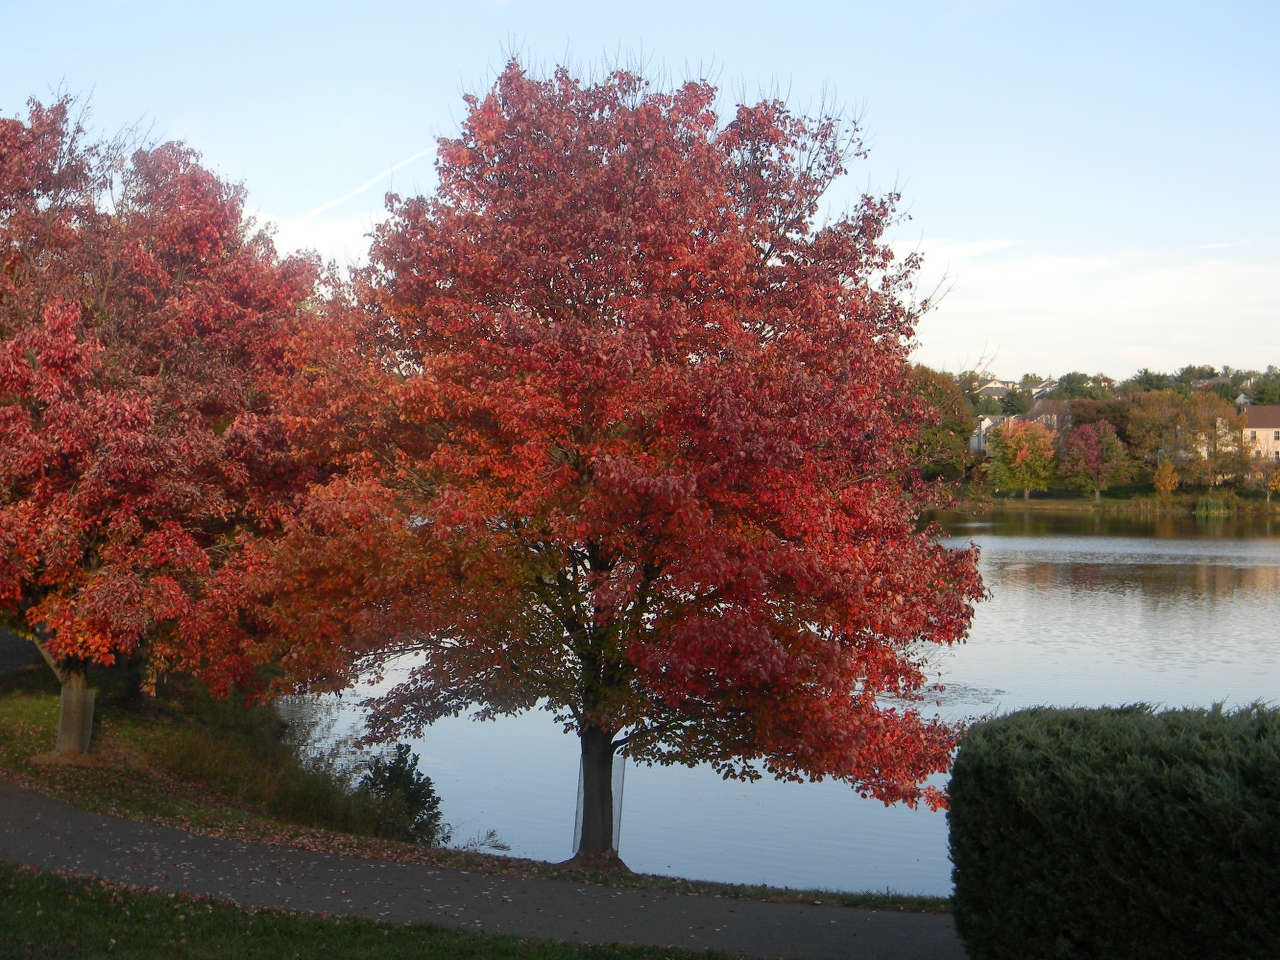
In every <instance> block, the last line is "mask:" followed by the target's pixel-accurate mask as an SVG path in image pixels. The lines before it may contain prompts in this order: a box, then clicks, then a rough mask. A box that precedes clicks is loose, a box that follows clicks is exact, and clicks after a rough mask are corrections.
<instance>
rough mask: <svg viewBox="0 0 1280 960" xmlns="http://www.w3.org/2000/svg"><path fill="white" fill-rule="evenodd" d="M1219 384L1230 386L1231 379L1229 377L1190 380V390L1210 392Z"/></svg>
mask: <svg viewBox="0 0 1280 960" xmlns="http://www.w3.org/2000/svg"><path fill="white" fill-rule="evenodd" d="M1220 383H1225V384H1227V385H1228V386H1230V385H1231V378H1230V377H1209V378H1208V379H1207V380H1192V381H1191V389H1192V390H1212V389H1213V388H1214V387H1216V386H1217V385H1218V384H1220Z"/></svg>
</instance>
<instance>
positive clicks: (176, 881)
mask: <svg viewBox="0 0 1280 960" xmlns="http://www.w3.org/2000/svg"><path fill="white" fill-rule="evenodd" d="M0 823H2V824H3V827H2V829H0V859H3V860H7V861H9V862H11V863H23V864H30V865H31V866H34V867H36V868H38V869H41V870H64V871H75V872H80V873H89V874H94V875H96V876H99V877H103V878H105V879H109V880H114V881H118V882H121V883H133V884H138V885H139V886H143V887H151V886H155V887H159V888H160V889H161V890H165V891H170V892H183V893H190V894H200V895H204V896H210V897H214V898H217V899H219V900H227V901H231V902H234V903H238V904H241V905H243V906H258V907H276V908H284V909H292V910H308V911H315V912H324V913H330V914H344V915H349V916H359V917H373V918H379V919H382V920H388V921H392V922H395V923H433V924H437V925H439V926H442V927H449V928H455V929H456V928H463V929H467V930H485V931H489V932H493V933H513V934H520V935H522V936H531V937H546V938H552V939H557V940H576V941H581V942H589V943H591V942H594V943H613V942H624V943H637V944H649V945H652V946H663V947H683V948H685V949H689V950H704V949H714V950H722V951H725V952H726V953H732V954H737V955H739V956H743V957H757V958H774V957H786V958H795V960H873V958H874V960H963V958H964V956H965V953H964V948H963V947H962V946H961V944H960V941H959V939H958V938H957V936H956V933H955V927H954V925H953V924H952V921H951V918H950V917H949V916H945V915H936V914H912V913H901V912H898V911H877V910H863V909H853V908H848V907H833V906H807V905H802V904H784V903H761V902H759V901H748V900H731V899H721V898H716V897H706V896H688V895H680V894H671V893H663V892H658V891H645V890H634V889H628V888H619V887H604V886H594V885H590V884H588V885H581V884H575V883H569V882H566V881H562V880H521V879H515V878H511V877H498V876H487V875H484V874H477V873H470V872H464V871H461V870H445V869H438V868H432V867H427V866H423V865H419V864H404V863H390V862H387V861H384V860H366V859H362V858H359V857H345V856H337V855H333V854H324V853H312V852H310V851H306V850H294V849H291V848H286V847H276V846H271V845H269V844H257V843H244V842H241V841H236V840H224V839H221V838H217V837H206V836H203V835H200V834H193V833H186V832H184V831H181V830H173V829H170V828H168V827H158V826H153V825H151V824H146V823H138V822H136V821H132V820H123V819H121V818H119V817H110V816H105V815H103V814H96V813H89V812H87V811H85V810H80V809H77V808H75V807H69V806H67V805H66V804H64V803H60V802H59V801H57V800H52V799H50V798H48V797H45V796H43V795H42V794H38V793H34V792H32V791H30V790H25V789H23V788H21V787H18V786H15V785H13V784H10V783H4V782H0Z"/></svg>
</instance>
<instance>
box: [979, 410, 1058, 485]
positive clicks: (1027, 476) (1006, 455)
mask: <svg viewBox="0 0 1280 960" xmlns="http://www.w3.org/2000/svg"><path fill="white" fill-rule="evenodd" d="M1055 436H1056V435H1055V434H1054V432H1053V431H1052V430H1050V429H1049V428H1048V427H1046V426H1044V425H1043V424H1040V423H1035V422H1032V421H1029V420H1013V419H1010V420H1005V421H1004V422H1002V423H1001V424H999V425H998V426H997V427H995V428H994V429H993V430H992V431H991V432H990V433H989V434H988V435H987V453H988V454H989V455H990V457H991V462H990V464H988V466H987V480H988V482H990V483H991V485H992V486H994V487H995V488H996V489H997V490H1021V491H1022V499H1024V500H1026V499H1029V498H1030V496H1031V491H1032V490H1048V489H1049V482H1050V481H1051V480H1052V479H1053V477H1054V470H1053V460H1054V447H1055Z"/></svg>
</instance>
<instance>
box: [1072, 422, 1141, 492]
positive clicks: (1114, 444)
mask: <svg viewBox="0 0 1280 960" xmlns="http://www.w3.org/2000/svg"><path fill="white" fill-rule="evenodd" d="M1058 473H1059V474H1061V475H1062V478H1063V479H1064V480H1066V481H1067V482H1068V483H1070V484H1072V485H1073V486H1077V487H1080V488H1081V489H1083V490H1091V491H1092V492H1093V499H1094V502H1095V503H1096V502H1097V501H1099V500H1101V499H1102V491H1103V490H1105V489H1107V487H1109V486H1111V485H1112V484H1113V483H1122V482H1124V481H1125V480H1127V479H1129V454H1128V452H1127V451H1126V450H1125V448H1124V444H1123V443H1122V442H1121V440H1120V438H1119V437H1118V436H1116V428H1115V427H1113V426H1112V425H1111V424H1110V423H1108V422H1107V421H1106V420H1096V421H1094V422H1093V423H1084V424H1080V425H1079V426H1076V427H1072V428H1071V429H1070V430H1068V431H1067V433H1066V435H1065V436H1064V437H1063V438H1062V444H1061V446H1060V447H1059V449H1058Z"/></svg>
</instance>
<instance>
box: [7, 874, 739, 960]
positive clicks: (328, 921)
mask: <svg viewBox="0 0 1280 960" xmlns="http://www.w3.org/2000/svg"><path fill="white" fill-rule="evenodd" d="M0 902H2V903H3V907H0V915H3V917H4V920H5V928H4V932H3V933H0V956H5V957H31V958H33V960H34V958H50V960H52V958H58V960H80V958H85V960H88V958H98V957H108V956H110V957H119V958H122V960H124V958H130V957H133V958H138V960H151V958H154V957H184V958H200V957H217V958H219V960H228V958H232V960H234V958H244V960H248V958H254V960H275V958H279V960H293V958H295V957H324V956H334V957H344V958H346V957H351V958H357V957H361V958H363V957H373V958H378V960H396V958H409V957H412V958H414V960H419V958H422V957H431V958H432V960H470V958H473V957H475V958H485V960H504V958H519V960H658V958H660V957H661V958H671V957H675V958H693V957H695V956H698V957H703V958H715V957H722V956H727V955H726V954H716V953H711V952H707V953H702V954H693V953H689V952H686V951H682V950H664V949H660V948H657V947H633V946H623V945H621V944H618V945H611V946H606V945H589V944H576V943H563V942H560V941H553V940H534V939H529V938H526V937H515V936H504V935H499V934H492V933H470V932H465V933H464V932H456V931H452V930H443V929H441V928H439V927H432V926H398V925H394V924H388V923H379V922H376V921H373V920H364V919H358V918H349V917H342V918H339V917H322V916H316V915H314V914H299V913H283V912H277V911H271V910H253V909H243V908H240V907H234V906H230V905H228V904H224V903H218V902H215V901H210V900H202V899H198V898H193V897H186V896H174V895H172V894H162V893H149V892H144V891H137V890H128V889H125V888H122V887H118V886H113V885H110V884H106V883H103V882H101V881H98V880H93V879H85V878H78V877H66V876H59V875H57V874H51V873H37V872H35V871H33V870H29V869H25V868H21V867H13V866H10V865H8V864H0Z"/></svg>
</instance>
